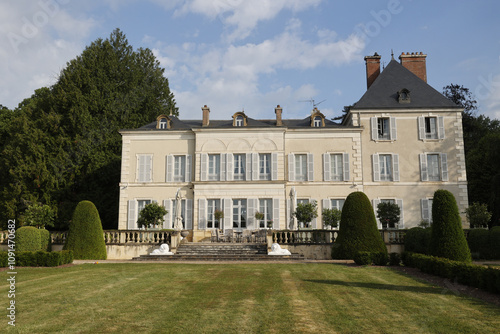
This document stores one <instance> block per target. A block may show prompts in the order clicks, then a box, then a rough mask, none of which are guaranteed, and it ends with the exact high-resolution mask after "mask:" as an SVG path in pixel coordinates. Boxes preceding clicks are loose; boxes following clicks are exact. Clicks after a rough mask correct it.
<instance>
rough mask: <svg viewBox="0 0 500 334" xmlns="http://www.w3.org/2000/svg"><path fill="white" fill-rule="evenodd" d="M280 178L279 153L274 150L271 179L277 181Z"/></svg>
mask: <svg viewBox="0 0 500 334" xmlns="http://www.w3.org/2000/svg"><path fill="white" fill-rule="evenodd" d="M277 179H278V153H277V152H274V153H272V154H271V180H273V181H276V180H277Z"/></svg>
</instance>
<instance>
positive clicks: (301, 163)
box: [295, 154, 307, 181]
mask: <svg viewBox="0 0 500 334" xmlns="http://www.w3.org/2000/svg"><path fill="white" fill-rule="evenodd" d="M306 180H307V154H295V181H306Z"/></svg>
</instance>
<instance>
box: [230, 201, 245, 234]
mask: <svg viewBox="0 0 500 334" xmlns="http://www.w3.org/2000/svg"><path fill="white" fill-rule="evenodd" d="M246 227H247V200H246V199H233V228H236V229H242V228H246Z"/></svg>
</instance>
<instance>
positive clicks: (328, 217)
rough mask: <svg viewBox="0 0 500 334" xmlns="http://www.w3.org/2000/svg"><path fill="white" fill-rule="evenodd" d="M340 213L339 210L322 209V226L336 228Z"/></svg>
mask: <svg viewBox="0 0 500 334" xmlns="http://www.w3.org/2000/svg"><path fill="white" fill-rule="evenodd" d="M341 216H342V211H340V210H339V209H323V211H322V212H321V218H322V220H323V225H324V226H330V227H335V228H336V227H338V225H339V222H340V218H341Z"/></svg>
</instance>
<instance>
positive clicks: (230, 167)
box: [226, 153, 234, 181]
mask: <svg viewBox="0 0 500 334" xmlns="http://www.w3.org/2000/svg"><path fill="white" fill-rule="evenodd" d="M226 180H227V181H233V180H234V155H233V154H232V153H227V154H226Z"/></svg>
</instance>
